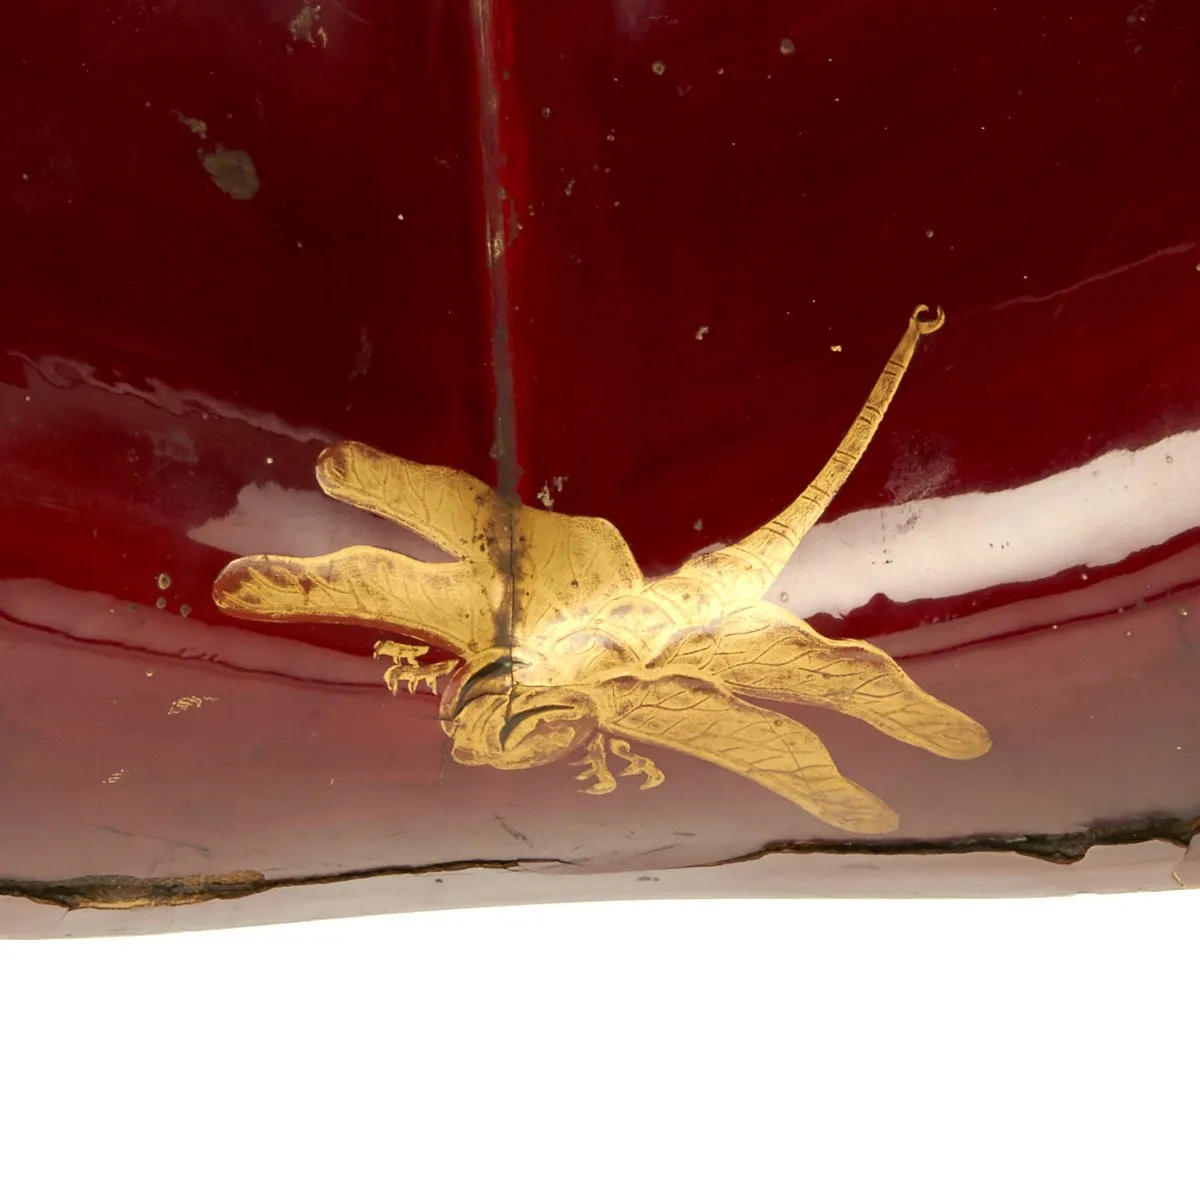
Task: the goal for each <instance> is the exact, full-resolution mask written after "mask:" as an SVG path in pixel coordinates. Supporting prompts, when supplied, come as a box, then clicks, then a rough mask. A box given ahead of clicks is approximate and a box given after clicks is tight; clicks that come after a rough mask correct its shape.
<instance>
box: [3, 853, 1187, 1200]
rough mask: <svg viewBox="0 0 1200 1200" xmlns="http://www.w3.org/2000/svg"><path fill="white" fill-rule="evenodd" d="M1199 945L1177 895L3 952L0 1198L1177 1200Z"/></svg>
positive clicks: (100, 943) (414, 924)
mask: <svg viewBox="0 0 1200 1200" xmlns="http://www.w3.org/2000/svg"><path fill="white" fill-rule="evenodd" d="M1063 869H1064V870H1066V869H1068V868H1063ZM1198 933H1200V894H1197V893H1183V892H1172V893H1162V894H1150V895H1129V896H1115V897H1096V896H1089V897H1080V898H1074V899H1067V900H1062V899H1058V900H1027V901H971V902H950V901H908V902H878V901H857V902H853V901H850V902H848V901H830V902H825V901H795V902H779V901H771V902H761V903H760V902H746V901H738V902H715V901H714V902H700V901H692V902H683V903H672V902H646V903H638V904H611V905H577V906H565V907H561V908H559V907H553V908H549V907H548V908H527V909H499V910H486V911H469V912H449V913H431V914H421V915H415V916H403V917H388V918H368V919H363V920H356V921H333V922H323V923H315V924H309V925H297V926H284V927H273V928H265V929H248V930H232V931H228V932H222V933H206V934H174V935H167V936H162V937H153V938H136V939H115V940H96V941H79V942H29V943H11V942H10V943H0V973H2V978H3V988H2V989H0V1019H2V1021H3V1025H2V1028H3V1030H4V1039H3V1043H2V1044H3V1070H2V1073H0V1081H2V1082H0V1130H2V1131H3V1141H2V1143H0V1196H4V1197H8V1196H12V1197H18V1196H19V1197H39V1198H41V1197H48V1198H49V1200H59V1198H60V1197H61V1198H63V1200H66V1198H67V1197H71V1196H86V1197H88V1198H89V1200H91V1198H93V1197H107V1196H114V1197H116V1196H120V1197H123V1198H127V1197H145V1196H161V1197H169V1198H170V1200H176V1198H178V1200H189V1198H191V1197H209V1198H211V1197H221V1198H223V1200H224V1198H228V1197H232V1198H234V1200H240V1198H242V1197H247V1198H249V1197H255V1198H257V1197H270V1198H273V1197H280V1198H284V1197H287V1198H289V1200H290V1198H292V1197H300V1198H303V1197H309V1196H312V1197H322V1198H330V1200H332V1198H337V1200H349V1198H352V1197H359V1196H406V1197H407V1196H413V1197H447V1196H449V1197H457V1196H464V1197H483V1196H488V1197H492V1196H501V1197H504V1196H520V1197H564V1198H568V1197H569V1198H572V1200H574V1198H576V1197H592V1196H597V1197H600V1196H603V1197H624V1198H638V1197H663V1198H666V1197H670V1198H675V1197H680V1198H682V1197H687V1198H689V1200H690V1198H692V1197H707V1196H720V1197H775V1196H781V1197H790V1196H811V1197H816V1198H819V1200H835V1198H839V1197H896V1196H905V1197H907V1196H912V1197H920V1198H921V1200H934V1198H939V1197H954V1198H955V1200H963V1198H968V1197H969V1198H971V1200H975V1198H987V1197H993V1196H995V1197H1022V1198H1024V1197H1041V1196H1046V1197H1055V1198H1060V1197H1061V1198H1074V1197H1085V1196H1086V1197H1089V1198H1091V1197H1098V1196H1114V1197H1131V1198H1132V1197H1138V1198H1141V1197H1158V1196H1163V1197H1168V1196H1169V1197H1190V1196H1193V1195H1196V1194H1197V1191H1198V1190H1200V1173H1198V1169H1197V1166H1196V1162H1197V1155H1196V1146H1197V1140H1198V1137H1200V1130H1198V1118H1200V1106H1198V1105H1197V1100H1196V1094H1197V1089H1198V1087H1200V1051H1198V1050H1197V1029H1198V1013H1197V1006H1198V1000H1200V995H1198V988H1197V984H1198V982H1200V973H1198V971H1197V940H1198V939H1197V934H1198Z"/></svg>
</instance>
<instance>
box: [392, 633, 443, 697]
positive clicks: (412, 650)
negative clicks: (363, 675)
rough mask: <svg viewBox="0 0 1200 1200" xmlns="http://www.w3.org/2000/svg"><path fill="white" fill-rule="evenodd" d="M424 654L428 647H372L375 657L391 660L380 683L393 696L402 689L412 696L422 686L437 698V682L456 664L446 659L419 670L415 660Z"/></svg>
mask: <svg viewBox="0 0 1200 1200" xmlns="http://www.w3.org/2000/svg"><path fill="white" fill-rule="evenodd" d="M428 653H429V647H428V646H410V645H408V644H407V643H405V642H376V643H375V657H376V658H390V659H391V660H392V666H390V667H388V669H387V670H386V671H384V673H383V682H384V683H386V684H387V688H388V691H389V692H391V693H392V695H393V696H394V695H396V693H397V692H399V691H400V688H401V687H402V686H404V687H407V688H408V690H409V691H410V692H415V691H416V690H417V688H418V687H419V686H420V685H421V684H422V683H423V684H425V685H426V686H427V687H428V688H429V690H430V691H431V692H433V694H434V695H435V696H436V695H437V681H438V680H439V679H440V678H441V677H442V676H443V675H449V674H450V673H451V672H452V671H453V670H454V669H455V667H457V666H458V661H457V659H453V658H448V659H446V660H445V661H444V662H437V663H430V664H429V665H428V666H424V667H423V666H421V664H420V662H419V661H418V660H419V659H420V658H422V657H423V656H424V655H426V654H428Z"/></svg>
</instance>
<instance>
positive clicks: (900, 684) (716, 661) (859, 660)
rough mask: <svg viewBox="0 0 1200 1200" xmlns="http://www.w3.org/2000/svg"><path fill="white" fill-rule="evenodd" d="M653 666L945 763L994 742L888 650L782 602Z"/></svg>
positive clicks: (681, 646)
mask: <svg viewBox="0 0 1200 1200" xmlns="http://www.w3.org/2000/svg"><path fill="white" fill-rule="evenodd" d="M650 666H651V667H660V668H666V669H671V670H674V669H680V670H687V671H697V672H700V673H702V674H705V675H709V676H711V677H713V678H715V679H718V680H720V681H721V682H722V683H723V684H724V685H725V686H726V687H727V688H729V689H730V691H732V692H736V693H738V694H739V695H743V696H750V697H753V698H755V699H759V700H783V701H787V702H790V703H793V704H812V705H816V706H818V707H820V708H832V709H835V710H836V711H838V712H842V713H846V714H847V715H848V716H851V717H857V718H858V719H859V720H861V721H866V722H867V723H868V724H870V725H874V726H875V728H876V729H878V730H879V731H880V732H881V733H886V734H888V735H889V736H891V737H894V738H896V739H898V740H899V741H902V742H908V743H909V745H912V746H919V747H921V748H922V749H923V750H930V751H932V752H933V753H934V754H940V755H942V756H943V757H944V758H977V757H978V756H979V755H980V754H983V753H985V752H986V751H987V749H988V748H989V747H990V746H991V744H992V742H991V738H990V737H989V736H988V732H987V730H986V729H984V727H983V726H982V725H980V724H979V722H978V721H974V720H972V719H971V718H970V717H968V716H966V715H965V714H964V713H961V712H959V711H958V709H956V708H951V707H950V705H949V704H944V703H943V702H942V701H941V700H937V699H935V698H934V697H933V696H931V695H929V693H928V692H926V691H924V690H923V689H922V688H919V687H918V686H917V685H916V684H915V683H914V682H913V681H912V680H911V679H910V678H909V677H908V676H907V675H906V674H905V673H904V670H903V669H902V668H901V667H900V665H899V664H898V663H897V662H896V661H895V659H893V658H891V657H890V656H889V655H887V654H885V653H884V652H883V651H882V650H877V649H876V648H875V647H874V646H870V645H868V644H867V643H866V642H859V641H834V640H833V639H831V638H827V637H822V636H821V634H819V633H817V631H816V630H815V629H813V628H812V627H811V626H810V625H808V624H807V623H806V622H804V621H801V620H799V619H798V618H797V617H793V616H792V615H791V614H790V613H788V612H787V611H786V610H784V609H782V608H779V607H777V606H776V605H774V604H769V603H765V602H764V603H760V604H753V605H747V606H746V607H745V608H741V609H736V610H734V611H733V612H731V613H729V614H727V615H726V616H725V617H724V618H723V619H722V621H721V623H720V625H719V626H716V627H714V628H709V629H696V630H691V631H689V632H687V633H685V634H683V635H682V636H681V637H680V638H679V640H678V641H677V642H675V643H674V644H673V645H672V646H670V647H669V648H668V649H667V650H666V651H665V652H664V653H663V654H662V655H660V657H659V658H658V659H657V660H655V661H654V662H652V663H651V664H650Z"/></svg>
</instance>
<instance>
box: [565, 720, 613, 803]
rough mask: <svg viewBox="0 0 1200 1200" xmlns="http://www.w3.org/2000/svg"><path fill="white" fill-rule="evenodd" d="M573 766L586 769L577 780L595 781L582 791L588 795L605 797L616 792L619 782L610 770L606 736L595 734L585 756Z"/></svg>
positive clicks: (577, 776)
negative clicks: (606, 750)
mask: <svg viewBox="0 0 1200 1200" xmlns="http://www.w3.org/2000/svg"><path fill="white" fill-rule="evenodd" d="M572 765H573V766H576V767H583V768H584V769H583V770H582V771H580V772H579V774H578V775H576V776H575V778H576V779H581V780H584V781H585V782H586V781H587V780H589V779H591V780H594V782H593V783H592V786H591V787H586V788H583V789H582V790H583V791H584V792H586V793H587V795H589V796H603V795H605V793H607V792H611V791H613V790H615V788H616V786H617V781H616V780H615V779H614V778H613V773H612V772H611V771H610V770H609V769H608V759H607V757H606V756H605V753H604V734H602V733H597V734H595V735H594V736H593V738H592V740H591V741H590V742H588V748H587V751H586V753H585V754H584V756H583V757H582V758H581V759H579V761H578V762H576V763H573V764H572Z"/></svg>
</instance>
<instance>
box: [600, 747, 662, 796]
mask: <svg viewBox="0 0 1200 1200" xmlns="http://www.w3.org/2000/svg"><path fill="white" fill-rule="evenodd" d="M608 748H609V749H610V750H611V751H612V752H613V753H614V754H615V755H616V756H617V757H618V758H623V759H624V760H625V761H626V762H627V763H628V764H629V765H628V766H627V767H626V768H625V770H623V771H622V772H621V775H622V777H624V776H628V775H642V776H644V782H643V783H642V785H641V787H640V788H639V789H638V790H639V791H642V792H644V791H645V790H646V789H647V788H655V787H658V785H659V784H660V783H662V781H663V780H664V779H666V776H665V775H664V774H663V773H662V772H661V771H660V770H659V769H658V767H657V766H655V764H654V763H653V762H652V761H651V760H650V759H648V758H647V757H646V756H645V755H644V754H634V752H633V751H632V750H631V749H630V748H629V743H628V742H626V741H624V740H622V739H621V738H611V739H610V740H609V743H608Z"/></svg>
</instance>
